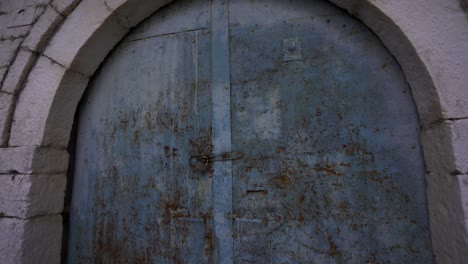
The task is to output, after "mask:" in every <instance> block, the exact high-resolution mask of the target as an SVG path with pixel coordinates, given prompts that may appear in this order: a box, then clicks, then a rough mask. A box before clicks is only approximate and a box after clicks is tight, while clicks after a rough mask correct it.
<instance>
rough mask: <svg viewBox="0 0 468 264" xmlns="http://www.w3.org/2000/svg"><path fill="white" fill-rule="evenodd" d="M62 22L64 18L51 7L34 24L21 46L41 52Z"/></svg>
mask: <svg viewBox="0 0 468 264" xmlns="http://www.w3.org/2000/svg"><path fill="white" fill-rule="evenodd" d="M62 20H63V16H62V15H60V14H59V13H57V11H55V9H54V8H52V7H50V6H49V7H48V8H47V9H46V10H45V12H44V14H42V16H41V17H40V18H39V20H38V21H37V22H36V23H35V24H34V26H33V27H32V29H31V30H30V31H29V34H28V36H27V37H26V39H25V40H24V42H23V43H22V44H21V45H22V46H23V47H25V48H27V49H29V50H32V51H36V52H37V51H41V50H42V48H43V47H44V45H45V43H46V42H47V40H48V39H49V37H50V36H51V35H52V33H53V32H54V31H55V29H56V28H57V26H58V25H59V24H60V22H62Z"/></svg>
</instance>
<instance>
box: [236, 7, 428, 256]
mask: <svg viewBox="0 0 468 264" xmlns="http://www.w3.org/2000/svg"><path fill="white" fill-rule="evenodd" d="M230 5H231V6H230V19H231V21H230V22H231V23H230V34H231V42H230V51H231V82H232V84H231V85H232V102H231V104H232V135H233V136H232V144H233V146H232V149H233V151H238V152H243V153H244V158H243V159H239V160H235V161H233V186H234V187H233V188H234V191H233V195H234V198H233V207H234V214H235V215H236V218H235V220H234V249H235V253H234V260H235V263H431V262H433V256H432V252H431V246H430V237H429V226H428V214H427V206H426V196H425V188H426V187H425V181H424V165H423V161H422V160H423V159H422V153H421V149H420V145H419V136H418V135H419V128H418V118H417V112H416V109H415V106H414V103H413V101H412V97H411V92H410V90H409V87H408V85H407V84H406V82H405V79H404V77H403V76H402V73H401V70H400V68H399V66H398V65H397V63H396V62H395V60H394V59H393V58H392V57H391V55H389V53H388V52H387V51H386V50H385V48H384V47H383V46H382V44H381V43H380V42H379V40H378V39H377V38H376V37H375V36H374V35H373V34H372V33H371V32H370V31H369V30H368V29H367V28H366V27H364V26H363V25H362V24H360V23H358V22H357V21H356V20H355V19H353V18H351V17H350V16H348V15H347V14H345V13H344V12H343V11H342V10H339V9H337V8H334V7H333V6H331V5H329V4H327V3H325V2H324V1H234V0H232V1H231V2H230Z"/></svg>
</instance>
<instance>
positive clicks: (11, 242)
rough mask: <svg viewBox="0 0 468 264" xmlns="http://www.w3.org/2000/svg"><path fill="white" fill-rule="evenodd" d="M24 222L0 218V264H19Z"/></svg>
mask: <svg viewBox="0 0 468 264" xmlns="http://www.w3.org/2000/svg"><path fill="white" fill-rule="evenodd" d="M24 224H25V221H24V220H21V219H16V218H2V217H0V263H4V264H15V263H21V248H22V245H23V234H24Z"/></svg>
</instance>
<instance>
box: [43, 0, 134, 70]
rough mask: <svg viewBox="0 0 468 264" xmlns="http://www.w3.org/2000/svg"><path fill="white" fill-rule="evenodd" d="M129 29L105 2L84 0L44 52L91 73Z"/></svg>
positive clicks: (62, 63) (65, 63)
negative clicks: (119, 20)
mask: <svg viewBox="0 0 468 264" xmlns="http://www.w3.org/2000/svg"><path fill="white" fill-rule="evenodd" d="M127 31H128V29H127V28H125V27H123V26H121V25H120V24H119V23H118V20H117V18H116V17H115V15H113V14H112V12H111V11H110V10H109V9H108V8H107V7H106V6H105V5H104V4H103V3H102V2H100V1H95V0H83V1H82V2H81V3H80V4H79V5H78V6H77V7H76V8H75V10H74V11H73V12H72V13H71V14H70V15H69V16H68V17H67V19H66V20H65V22H64V23H63V24H62V26H61V27H60V29H59V30H58V31H57V33H56V34H55V35H54V36H53V38H52V39H51V41H50V44H49V45H48V47H47V48H46V49H45V51H44V54H45V55H46V56H48V57H50V58H52V59H53V60H55V61H57V62H58V63H60V64H61V65H64V66H65V67H67V68H69V69H71V70H74V71H77V72H80V73H83V74H85V75H88V76H91V75H92V74H93V73H94V71H95V70H96V68H97V67H98V66H99V64H100V63H101V62H102V61H103V60H104V58H105V57H106V56H107V53H108V52H109V51H110V50H111V49H112V48H113V47H114V45H115V44H116V43H117V42H118V41H119V40H120V39H121V38H122V37H123V36H124V35H125V34H126V33H127Z"/></svg>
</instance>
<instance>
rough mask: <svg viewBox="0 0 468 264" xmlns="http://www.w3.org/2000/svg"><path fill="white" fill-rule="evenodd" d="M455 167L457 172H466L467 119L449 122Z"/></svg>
mask: <svg viewBox="0 0 468 264" xmlns="http://www.w3.org/2000/svg"><path fill="white" fill-rule="evenodd" d="M451 131H452V144H453V149H454V157H455V168H456V170H457V171H458V172H459V173H462V174H468V119H463V120H456V121H453V122H452V123H451Z"/></svg>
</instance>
